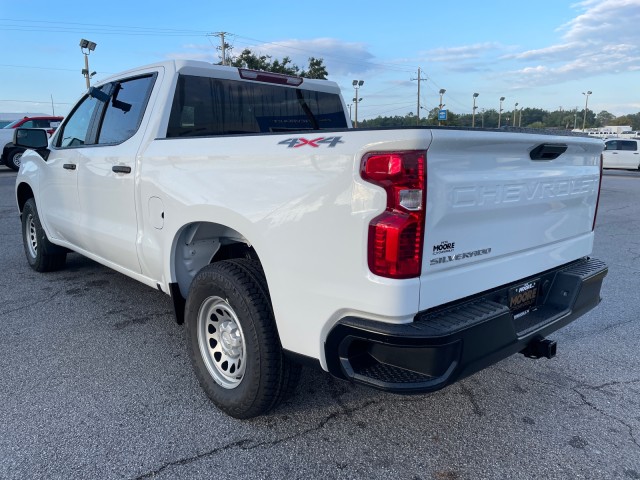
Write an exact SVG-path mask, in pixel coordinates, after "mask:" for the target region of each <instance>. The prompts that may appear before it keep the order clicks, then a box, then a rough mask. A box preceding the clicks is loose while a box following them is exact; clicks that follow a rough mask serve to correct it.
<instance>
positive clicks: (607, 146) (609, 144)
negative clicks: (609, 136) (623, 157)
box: [604, 140, 618, 150]
mask: <svg viewBox="0 0 640 480" xmlns="http://www.w3.org/2000/svg"><path fill="white" fill-rule="evenodd" d="M604 149H605V150H617V149H618V142H617V141H616V140H611V141H610V142H606V143H605V147H604Z"/></svg>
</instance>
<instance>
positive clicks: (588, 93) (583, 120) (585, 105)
mask: <svg viewBox="0 0 640 480" xmlns="http://www.w3.org/2000/svg"><path fill="white" fill-rule="evenodd" d="M592 93H593V92H592V91H591V90H587V92H586V93H585V92H582V94H583V95H584V96H585V99H584V117H583V118H582V131H583V132H584V127H585V126H586V125H587V105H589V95H591V94H592Z"/></svg>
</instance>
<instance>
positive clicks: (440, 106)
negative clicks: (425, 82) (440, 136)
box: [438, 88, 446, 125]
mask: <svg viewBox="0 0 640 480" xmlns="http://www.w3.org/2000/svg"><path fill="white" fill-rule="evenodd" d="M445 92H446V90H445V89H444V88H441V89H440V91H439V92H438V93H439V94H440V105H438V117H440V110H442V107H444V104H443V103H442V96H443V95H444V94H445ZM438 125H442V122H441V121H440V120H438Z"/></svg>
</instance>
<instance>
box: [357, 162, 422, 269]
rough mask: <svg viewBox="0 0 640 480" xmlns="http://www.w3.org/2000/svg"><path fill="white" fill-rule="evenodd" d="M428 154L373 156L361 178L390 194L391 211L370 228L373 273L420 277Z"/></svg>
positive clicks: (362, 168) (369, 255) (373, 221)
mask: <svg viewBox="0 0 640 480" xmlns="http://www.w3.org/2000/svg"><path fill="white" fill-rule="evenodd" d="M425 166H426V152H424V151H404V152H393V153H370V154H367V155H365V156H364V157H363V159H362V164H361V168H360V175H361V176H362V178H363V179H364V180H366V181H368V182H371V183H373V184H375V185H379V186H381V187H382V188H384V189H385V191H386V192H387V208H386V209H385V211H384V212H383V213H382V214H381V215H379V216H377V217H376V218H374V219H373V220H372V221H371V223H370V224H369V246H368V260H369V269H370V270H371V272H373V273H375V274H376V275H380V276H382V277H388V278H412V277H418V276H420V271H421V269H422V247H423V243H424V221H425V198H426V192H425V189H426V172H425Z"/></svg>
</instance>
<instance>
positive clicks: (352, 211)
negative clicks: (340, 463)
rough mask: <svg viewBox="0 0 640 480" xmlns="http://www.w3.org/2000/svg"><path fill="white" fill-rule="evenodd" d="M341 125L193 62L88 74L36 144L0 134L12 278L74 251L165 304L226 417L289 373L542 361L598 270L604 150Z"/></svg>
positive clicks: (322, 98) (305, 98)
mask: <svg viewBox="0 0 640 480" xmlns="http://www.w3.org/2000/svg"><path fill="white" fill-rule="evenodd" d="M350 127H351V125H350V121H349V116H348V112H347V111H346V108H345V103H344V101H343V100H342V98H341V97H340V89H339V87H338V85H337V84H335V83H334V82H327V81H321V80H311V79H306V78H300V77H291V76H285V75H280V74H274V73H268V72H259V71H253V70H246V69H238V68H232V67H224V66H216V65H211V64H207V63H204V62H192V61H167V62H163V63H159V64H155V65H150V66H147V67H143V68H139V69H135V70H130V71H128V72H125V73H122V74H120V75H117V76H114V77H112V78H110V79H107V80H105V81H104V82H102V83H100V84H98V85H96V86H95V87H91V88H90V89H89V91H88V92H87V93H86V94H85V95H84V96H83V97H82V98H81V99H80V101H79V102H78V104H77V105H76V106H75V107H74V108H73V110H72V111H71V113H70V114H69V116H68V117H67V118H66V119H65V121H64V122H63V124H62V125H61V126H60V128H59V129H58V130H57V132H56V133H55V134H54V136H53V137H52V139H51V140H50V141H47V140H48V139H47V135H46V133H45V132H44V131H42V130H28V129H18V131H17V134H16V142H17V144H18V145H21V146H23V147H29V148H32V149H33V150H29V151H27V152H26V153H25V154H24V156H23V157H22V166H21V168H20V172H19V173H18V176H17V179H16V190H15V192H16V201H17V205H18V209H19V211H20V215H21V218H22V233H23V242H24V250H25V254H26V257H27V260H28V262H29V265H30V266H31V267H32V268H33V269H34V270H36V271H40V272H44V271H48V270H55V269H59V268H63V267H64V264H65V259H66V255H67V252H69V251H70V250H73V251H75V252H78V253H81V254H82V255H85V256H87V257H89V258H92V259H94V260H95V261H97V262H100V263H102V264H104V265H106V266H108V267H111V268H113V269H115V270H117V271H119V272H121V273H123V274H125V275H128V276H130V277H132V278H134V279H136V280H138V281H140V282H142V283H144V284H146V285H148V286H150V287H152V288H155V289H157V290H159V291H161V292H164V293H166V294H168V295H170V296H171V298H172V300H173V304H174V308H175V315H176V319H177V320H178V322H179V323H183V322H184V323H185V324H186V332H185V333H186V347H187V351H188V352H189V356H190V357H191V360H192V363H193V367H194V370H195V373H196V376H197V377H198V380H199V381H200V384H201V386H202V388H203V389H204V390H205V392H206V393H207V394H208V395H209V397H210V398H211V399H212V400H213V401H214V402H215V403H216V404H217V405H218V406H219V407H220V408H221V409H222V410H224V411H225V412H227V413H228V414H230V415H232V416H234V417H238V418H247V417H251V416H255V415H259V414H262V413H264V412H266V411H269V410H270V409H272V408H273V407H274V406H275V405H277V404H278V402H280V401H281V400H282V399H283V398H285V397H286V395H287V394H288V392H290V391H291V389H292V387H293V386H294V385H295V382H296V379H297V377H298V375H299V367H298V363H301V362H303V361H304V362H310V363H313V364H315V365H319V366H320V367H322V368H323V369H324V370H326V371H328V372H330V373H331V374H333V375H335V376H336V377H339V378H342V379H347V380H351V381H353V382H357V383H360V384H364V385H368V386H371V387H374V388H379V389H382V390H386V391H391V392H397V393H420V392H430V391H434V390H438V389H441V388H444V387H445V386H447V385H449V384H452V383H453V382H456V381H458V380H460V379H461V378H464V377H466V376H469V375H471V374H473V373H475V372H477V371H479V370H481V369H483V368H485V367H487V366H489V365H492V364H494V363H496V362H498V361H499V360H502V359H504V358H506V357H508V356H510V355H513V354H515V353H518V352H521V353H523V354H524V355H526V356H528V357H532V358H541V357H546V358H552V357H553V356H554V355H555V353H556V345H555V342H554V341H551V340H549V339H546V338H545V337H546V336H547V335H549V334H551V333H553V332H554V331H556V330H558V329H560V328H562V327H564V326H565V325H567V324H569V323H570V322H572V321H574V320H576V319H577V318H578V317H580V316H581V315H583V314H584V313H586V312H588V311H589V310H591V309H592V308H594V307H595V306H596V305H598V303H599V302H600V289H601V285H602V281H603V279H604V277H605V275H606V274H607V267H606V265H605V264H604V263H602V262H600V261H598V260H596V259H593V258H590V257H589V256H590V255H591V251H592V248H593V241H594V229H595V221H596V213H597V208H598V201H599V198H600V183H601V179H602V170H601V153H602V149H603V142H602V141H601V140H599V139H593V138H587V137H585V136H576V135H556V134H548V133H545V132H536V133H523V132H520V131H493V130H481V129H460V128H447V127H443V128H438V127H434V128H428V127H424V128H379V129H353V128H350ZM122 300H123V301H127V299H126V298H123V299H122ZM69 354H70V355H73V352H70V353H69ZM131 354H132V355H134V354H135V352H131ZM159 368H162V367H161V366H159ZM577 368H578V367H577Z"/></svg>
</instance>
